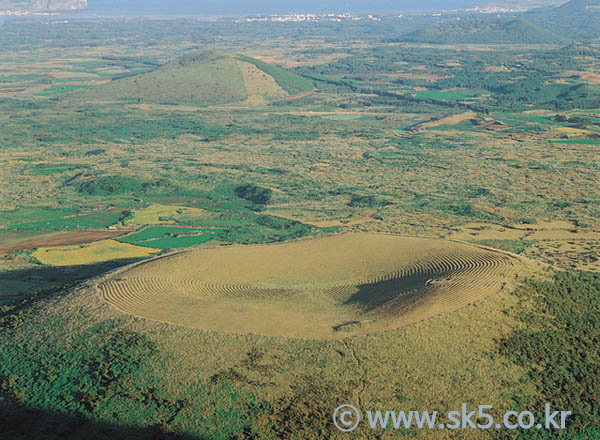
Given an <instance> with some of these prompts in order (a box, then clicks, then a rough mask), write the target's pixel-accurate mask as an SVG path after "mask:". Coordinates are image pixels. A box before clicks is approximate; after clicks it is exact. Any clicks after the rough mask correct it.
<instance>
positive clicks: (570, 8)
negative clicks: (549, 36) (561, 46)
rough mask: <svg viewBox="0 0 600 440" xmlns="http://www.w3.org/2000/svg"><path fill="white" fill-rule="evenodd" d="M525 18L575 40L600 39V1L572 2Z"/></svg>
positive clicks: (529, 14)
mask: <svg viewBox="0 0 600 440" xmlns="http://www.w3.org/2000/svg"><path fill="white" fill-rule="evenodd" d="M524 18H525V19H527V20H529V21H531V22H532V23H536V24H538V25H540V26H542V27H545V28H547V29H551V30H553V31H554V32H558V33H560V34H561V35H564V36H566V37H569V38H571V39H573V40H580V41H590V40H594V39H597V38H600V0H571V1H569V2H567V3H565V4H564V5H562V6H559V7H557V8H552V9H544V10H540V11H530V12H527V13H525V14H524Z"/></svg>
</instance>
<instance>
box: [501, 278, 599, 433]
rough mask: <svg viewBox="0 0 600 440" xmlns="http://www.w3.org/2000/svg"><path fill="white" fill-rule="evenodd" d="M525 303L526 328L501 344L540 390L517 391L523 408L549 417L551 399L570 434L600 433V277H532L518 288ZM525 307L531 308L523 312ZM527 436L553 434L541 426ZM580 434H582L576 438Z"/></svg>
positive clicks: (517, 309) (520, 313)
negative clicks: (564, 413) (525, 394)
mask: <svg viewBox="0 0 600 440" xmlns="http://www.w3.org/2000/svg"><path fill="white" fill-rule="evenodd" d="M515 294H517V295H518V297H519V299H520V301H521V303H522V304H523V305H524V304H525V303H526V302H528V301H533V303H534V307H533V308H529V307H522V306H521V304H519V305H518V306H516V307H514V308H513V309H512V310H511V312H512V314H513V315H514V316H515V317H516V318H517V319H519V320H520V321H521V322H522V323H523V327H522V328H521V329H519V330H517V331H515V332H514V333H513V334H512V335H511V336H510V337H508V338H505V339H504V340H503V341H502V342H501V343H500V354H501V355H503V356H504V357H506V358H508V359H511V360H512V361H513V362H515V363H516V364H518V365H520V366H523V367H525V368H527V371H528V376H527V381H531V382H532V383H533V384H534V386H535V389H536V391H537V394H536V396H535V398H534V400H533V401H531V400H528V399H525V398H523V396H518V395H516V396H515V397H514V399H515V400H516V402H515V403H516V404H517V405H518V406H519V407H522V408H532V411H533V409H535V408H537V409H540V410H541V411H542V413H540V414H535V416H536V418H540V417H543V408H544V407H545V404H546V403H550V405H551V407H552V408H554V410H556V409H560V410H563V411H571V412H572V415H571V416H569V417H568V418H567V423H568V424H567V433H565V434H564V435H565V436H566V437H568V438H597V437H598V436H599V435H600V409H599V408H600V401H599V396H600V382H598V380H596V378H597V377H600V356H599V352H598V341H599V340H600V318H599V316H600V275H598V274H592V273H589V272H557V273H555V274H554V277H553V279H552V280H549V281H543V282H534V281H530V282H528V283H527V285H526V286H524V287H523V288H522V289H520V290H518V291H517V292H515ZM522 310H530V311H529V312H523V311H522ZM523 435H524V437H523V438H532V439H537V438H540V439H541V438H547V437H546V436H545V435H542V433H540V432H539V431H538V432H535V430H531V431H527V433H525V434H523ZM577 435H580V436H581V437H576V436H577Z"/></svg>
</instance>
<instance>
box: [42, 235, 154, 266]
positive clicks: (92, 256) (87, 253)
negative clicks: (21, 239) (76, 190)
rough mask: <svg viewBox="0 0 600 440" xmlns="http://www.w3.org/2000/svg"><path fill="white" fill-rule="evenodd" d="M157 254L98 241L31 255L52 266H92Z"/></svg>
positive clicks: (106, 241)
mask: <svg viewBox="0 0 600 440" xmlns="http://www.w3.org/2000/svg"><path fill="white" fill-rule="evenodd" d="M157 252H159V251H158V250H156V249H150V248H145V247H141V246H135V245H132V244H128V243H121V242H118V241H116V240H100V241H96V242H94V243H89V244H82V245H72V246H52V247H42V248H39V249H37V250H36V251H34V252H33V253H32V255H33V257H35V258H36V259H37V260H38V261H40V262H41V263H43V264H50V265H52V266H74V265H80V264H94V263H101V262H104V261H110V260H117V259H121V258H142V257H148V256H150V255H152V254H155V253H157Z"/></svg>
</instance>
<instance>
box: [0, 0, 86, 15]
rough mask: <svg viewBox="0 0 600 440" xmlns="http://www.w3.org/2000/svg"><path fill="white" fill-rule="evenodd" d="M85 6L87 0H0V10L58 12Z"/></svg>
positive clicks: (76, 9) (80, 8)
mask: <svg viewBox="0 0 600 440" xmlns="http://www.w3.org/2000/svg"><path fill="white" fill-rule="evenodd" d="M87 7H88V2H87V0H0V11H15V12H18V11H28V12H59V11H78V10H83V9H87Z"/></svg>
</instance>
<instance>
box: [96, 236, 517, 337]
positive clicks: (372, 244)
mask: <svg viewBox="0 0 600 440" xmlns="http://www.w3.org/2000/svg"><path fill="white" fill-rule="evenodd" d="M525 267H526V265H525V263H524V262H523V261H521V260H519V259H518V258H515V257H512V256H509V255H506V254H503V253H500V252H495V251H488V250H485V249H481V248H478V247H474V246H470V245H466V244H461V243H457V242H450V241H445V240H432V239H424V238H414V237H401V236H394V235H385V234H367V233H358V234H342V235H335V236H330V237H325V238H317V239H309V240H299V241H296V242H291V243H284V244H273V245H259V246H235V247H227V248H213V249H203V250H196V251H190V252H187V253H183V254H178V255H175V256H170V257H165V258H159V259H156V260H153V261H151V262H149V263H146V264H142V265H139V266H135V267H133V268H130V269H126V270H125V271H123V272H120V273H118V274H117V275H114V276H112V277H109V278H108V279H106V280H104V281H102V282H101V283H100V284H99V286H98V290H99V294H100V296H101V297H102V298H104V299H105V300H106V301H108V302H110V303H111V304H113V305H114V306H116V307H117V308H119V309H120V310H122V311H124V312H126V313H130V314H134V315H138V316H143V317H147V318H151V319H155V320H159V321H165V322H171V323H176V324H182V325H185V326H189V327H196V328H204V329H210V330H220V331H225V332H235V333H258V334H264V335H277V336H288V337H297V338H316V339H323V338H343V337H347V336H350V335H355V334H369V333H376V332H380V331H384V330H387V329H393V328H399V327H404V326H406V325H409V324H412V323H415V322H418V321H421V320H423V319H426V318H430V317H433V316H436V315H440V314H444V313H449V312H453V311H455V310H458V309H460V308H462V307H465V306H467V305H469V304H472V303H474V302H476V301H478V300H480V299H482V298H485V297H487V296H488V295H491V294H493V293H495V292H498V291H499V290H501V289H503V288H504V287H506V286H507V285H511V284H512V281H513V280H514V278H515V276H516V274H517V272H521V273H523V272H524V269H525Z"/></svg>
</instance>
